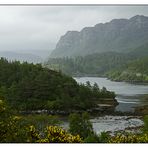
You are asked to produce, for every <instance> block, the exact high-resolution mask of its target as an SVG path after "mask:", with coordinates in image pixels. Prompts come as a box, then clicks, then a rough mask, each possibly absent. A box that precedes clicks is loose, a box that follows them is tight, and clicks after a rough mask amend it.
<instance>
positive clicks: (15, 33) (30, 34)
mask: <svg viewBox="0 0 148 148" xmlns="http://www.w3.org/2000/svg"><path fill="white" fill-rule="evenodd" d="M134 15H145V16H148V6H0V51H6V50H8V51H24V50H26V51H29V50H34V51H37V50H53V49H54V48H55V46H56V43H57V42H58V40H59V39H60V37H61V36H62V35H64V34H65V33H66V32H67V31H72V30H77V31H81V30H82V29H83V28H84V27H89V26H94V25H96V24H98V23H105V22H109V21H111V20H112V19H117V18H127V19H128V18H131V17H133V16H134Z"/></svg>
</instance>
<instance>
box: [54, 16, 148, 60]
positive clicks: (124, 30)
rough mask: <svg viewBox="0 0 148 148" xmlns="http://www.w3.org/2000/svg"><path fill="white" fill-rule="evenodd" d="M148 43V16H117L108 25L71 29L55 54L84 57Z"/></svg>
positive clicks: (130, 48) (63, 37)
mask: <svg viewBox="0 0 148 148" xmlns="http://www.w3.org/2000/svg"><path fill="white" fill-rule="evenodd" d="M147 42H148V17H146V16H140V15H137V16H134V17H132V18H130V19H114V20H112V21H110V22H108V23H105V24H102V23H100V24H97V25H95V26H94V27H86V28H84V29H82V30H81V31H80V32H78V31H68V32H67V33H66V34H65V35H64V36H62V37H61V38H60V40H59V42H58V43H57V45H56V48H55V50H54V51H53V52H52V53H51V57H64V56H78V55H81V56H84V55H87V54H92V53H101V52H107V51H117V52H127V51H130V50H132V49H134V48H137V47H139V46H141V45H143V44H145V43H147Z"/></svg>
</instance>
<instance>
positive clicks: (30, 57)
mask: <svg viewBox="0 0 148 148" xmlns="http://www.w3.org/2000/svg"><path fill="white" fill-rule="evenodd" d="M0 57H4V58H6V59H8V60H10V61H15V60H17V61H21V62H25V61H27V62H29V63H41V62H43V58H41V57H40V56H37V55H34V54H31V53H19V52H12V51H0Z"/></svg>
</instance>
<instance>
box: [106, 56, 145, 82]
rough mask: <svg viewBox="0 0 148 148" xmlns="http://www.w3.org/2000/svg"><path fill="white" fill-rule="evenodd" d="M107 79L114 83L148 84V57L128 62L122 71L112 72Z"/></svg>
mask: <svg viewBox="0 0 148 148" xmlns="http://www.w3.org/2000/svg"><path fill="white" fill-rule="evenodd" d="M107 77H108V78H110V79H111V80H114V81H128V82H148V56H147V57H144V58H139V59H137V60H134V61H131V62H128V63H127V64H126V65H125V66H124V68H122V69H116V70H114V71H113V70H112V71H110V72H109V73H108V74H107Z"/></svg>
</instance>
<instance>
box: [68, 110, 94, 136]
mask: <svg viewBox="0 0 148 148" xmlns="http://www.w3.org/2000/svg"><path fill="white" fill-rule="evenodd" d="M69 131H70V133H71V134H73V135H77V134H78V135H80V137H82V138H84V139H85V138H87V137H88V136H89V135H92V134H93V133H94V132H93V127H92V124H91V122H90V121H89V115H88V113H86V112H85V113H83V114H82V115H80V114H76V113H74V114H71V115H70V116H69Z"/></svg>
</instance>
